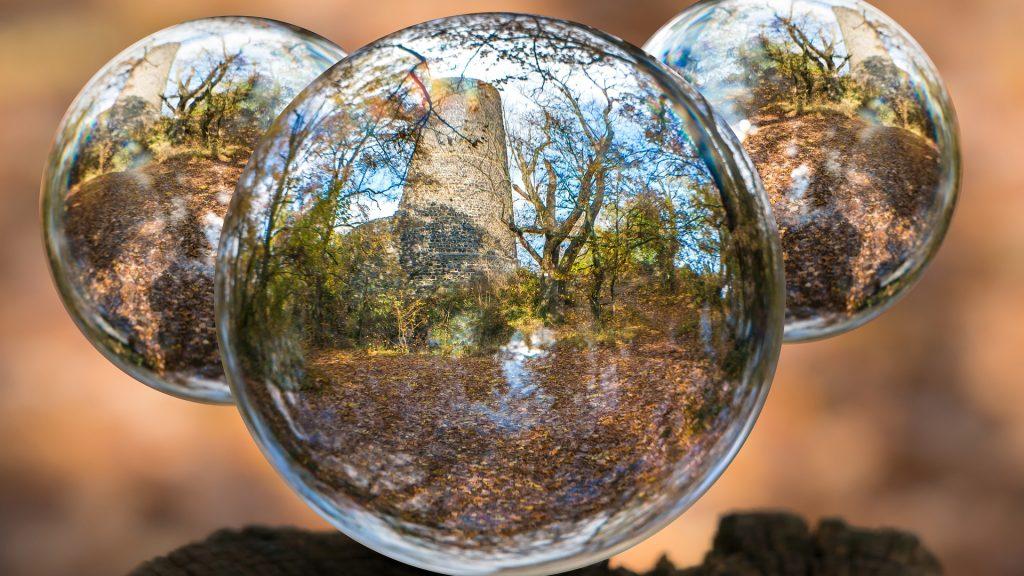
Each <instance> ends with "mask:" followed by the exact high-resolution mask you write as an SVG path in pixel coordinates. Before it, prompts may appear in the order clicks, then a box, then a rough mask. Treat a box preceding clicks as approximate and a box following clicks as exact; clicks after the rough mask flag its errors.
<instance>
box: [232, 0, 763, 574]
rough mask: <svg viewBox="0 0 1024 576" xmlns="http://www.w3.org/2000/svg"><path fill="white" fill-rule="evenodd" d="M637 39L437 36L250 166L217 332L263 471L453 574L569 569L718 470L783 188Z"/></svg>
mask: <svg viewBox="0 0 1024 576" xmlns="http://www.w3.org/2000/svg"><path fill="white" fill-rule="evenodd" d="M739 150H740V148H739V144H738V143H737V142H736V141H735V139H734V137H733V136H732V135H731V133H730V132H729V130H728V127H726V126H724V125H723V126H719V125H717V124H715V121H714V120H713V118H712V115H711V113H710V109H709V108H708V107H707V105H706V104H705V103H703V101H701V100H700V98H699V96H697V95H696V93H695V92H693V91H692V90H690V89H689V88H686V87H684V86H681V85H680V84H679V83H678V82H677V81H676V80H675V76H674V75H672V74H670V73H668V71H667V70H666V69H664V68H662V67H661V66H660V65H659V64H657V63H656V62H654V61H653V60H652V59H650V58H649V57H648V56H646V55H645V54H644V53H643V52H642V51H640V50H639V49H638V48H635V47H632V46H629V45H627V44H624V43H622V42H621V41H618V40H615V39H612V38H611V37H608V36H605V35H603V34H601V33H599V32H596V31H593V30H590V29H588V28H584V27H582V26H579V25H576V24H571V23H568V22H564V21H560V20H552V19H548V18H541V17H533V16H521V15H508V14H489V15H474V16H460V17H454V18H446V19H442V20H436V21H432V22H428V23H425V24H420V25H417V26H414V27H412V28H409V29H407V30H404V31H401V32H398V33H395V34H393V35H391V36H388V37H385V38H383V39H381V40H378V41H376V42H373V43H371V44H370V45H368V46H367V47H365V48H363V49H361V50H360V51H359V52H357V53H356V54H354V55H352V56H351V57H349V58H347V59H345V60H343V61H342V62H340V63H338V64H337V65H336V66H334V67H333V68H331V70H330V71H328V72H327V73H325V74H324V75H323V76H321V77H320V78H319V79H318V80H317V81H316V82H314V83H313V84H312V85H311V86H310V87H309V88H307V89H306V90H305V91H303V93H302V94H301V95H300V96H299V97H298V98H297V99H296V100H295V101H294V102H293V103H292V104H291V105H290V106H289V107H288V108H287V109H286V110H285V112H284V113H282V115H281V116H280V117H279V118H278V120H277V121H275V123H274V124H273V126H271V128H270V129H269V130H268V132H267V134H266V136H265V137H264V139H263V140H262V141H261V142H260V144H259V145H258V146H257V148H256V150H255V151H254V153H253V159H252V161H251V162H250V164H249V165H248V167H247V168H246V170H245V172H244V173H243V174H242V177H241V179H240V181H239V187H238V191H237V192H236V195H235V198H234V200H233V201H232V205H231V208H230V210H229V211H228V217H227V220H226V223H225V227H224V238H223V240H222V243H221V252H220V256H219V258H220V261H219V264H218V288H217V306H218V325H219V328H220V338H221V340H220V341H221V349H222V351H223V353H224V357H225V366H226V367H227V371H228V377H229V380H230V382H231V385H232V390H233V391H234V393H235V397H236V398H237V399H238V402H239V406H240V408H241V410H242V413H243V415H244V416H245V417H246V420H247V422H248V424H249V426H250V429H251V430H252V431H253V433H254V435H255V437H256V439H257V440H258V441H259V442H260V444H261V445H262V447H263V449H264V450H265V452H266V453H267V454H268V456H269V457H270V458H271V460H272V461H273V462H274V464H275V465H276V466H277V468H278V469H279V471H281V472H282V473H283V474H284V476H285V477H286V478H287V479H288V480H289V482H290V483H291V484H292V485H293V487H295V488H296V489H297V490H298V491H299V492H300V493H301V494H302V496H303V497H304V498H305V499H306V500H307V501H308V502H309V503H310V504H312V505H313V506H314V507H315V508H316V509H317V510H318V511H319V512H320V513H321V514H323V515H324V516H325V517H326V518H328V519H329V520H330V521H331V522H332V523H333V524H334V525H335V526H337V527H338V528H339V529H341V530H343V531H344V532H346V533H347V534H349V535H351V536H353V537H355V538H356V539H358V540H359V541H361V542H363V543H365V544H367V545H369V546H371V547H373V548H375V549H376V550H378V551H380V552H383V553H385V554H388V555H390V556H392V557H394V558H397V559H400V560H403V561H405V562H408V563H411V564H415V565H419V566H422V567H425V568H429V569H432V570H436V571H442V572H448V573H460V574H463V573H464V574H476V573H485V572H492V571H495V570H499V571H501V570H504V571H510V572H517V573H541V572H555V571H560V570H565V569H569V568H572V567H576V566H580V565H583V564H586V563H589V562H593V561H596V560H598V559H600V558H602V557H606V556H608V555H609V554H611V553H613V552H614V551H617V550H621V549H623V548H624V547H627V546H629V545H632V544H633V543H635V542H637V541H638V539H640V538H642V537H645V536H647V535H649V534H651V533H652V531H653V530H655V529H657V528H659V527H661V526H663V525H664V524H665V523H666V522H668V521H669V520H671V519H672V518H673V517H675V516H676V515H677V514H678V513H680V512H681V511H682V510H683V509H684V508H685V507H686V506H688V505H689V504H690V503H691V502H692V501H693V500H695V499H696V498H697V497H698V496H699V495H700V494H701V493H702V492H703V491H704V490H705V489H706V488H707V487H708V486H709V484H710V483H711V482H712V481H713V480H714V478H716V477H717V475H718V474H720V473H721V471H722V469H723V468H724V467H725V465H726V464H727V463H728V461H729V459H730V458H731V456H732V455H733V453H734V452H735V450H736V449H737V448H738V446H739V444H740V442H741V441H742V440H743V438H744V437H745V436H746V433H747V431H748V430H749V427H750V426H751V425H752V423H753V419H754V417H755V416H756V414H757V412H758V410H759V408H760V406H761V403H762V401H763V399H764V395H765V393H766V391H767V387H768V383H769V380H770V378H771V375H772V371H773V370H774V364H775V360H776V357H777V354H778V350H779V346H780V345H781V344H780V343H781V335H782V315H783V303H782V292H783V282H782V268H781V257H780V254H781V251H780V250H779V248H778V245H777V242H778V238H777V233H776V231H775V229H774V226H773V224H772V221H771V218H770V215H769V207H768V203H767V199H766V198H765V197H764V193H763V191H762V190H761V189H760V187H759V184H758V182H757V177H756V175H755V173H754V171H753V168H752V166H751V165H750V164H749V160H747V159H746V157H745V156H744V155H743V153H742V152H741V151H739Z"/></svg>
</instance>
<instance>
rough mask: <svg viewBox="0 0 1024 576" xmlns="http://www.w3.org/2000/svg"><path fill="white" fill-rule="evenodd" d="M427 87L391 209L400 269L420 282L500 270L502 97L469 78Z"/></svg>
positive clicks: (507, 247) (508, 191)
mask: <svg viewBox="0 0 1024 576" xmlns="http://www.w3.org/2000/svg"><path fill="white" fill-rule="evenodd" d="M429 93H430V104H431V106H432V113H431V115H430V118H429V119H428V121H427V123H426V125H425V126H424V128H423V130H422V132H421V134H420V137H419V140H418V141H417V143H416V149H415V151H414V152H413V155H412V160H411V162H410V164H409V170H408V173H407V175H406V183H405V189H404V193H403V195H402V199H401V201H400V203H399V206H398V212H397V214H396V216H397V218H396V232H397V235H398V248H399V259H400V262H401V265H402V268H403V269H405V271H406V272H407V273H408V274H409V276H410V277H411V278H412V280H413V281H414V282H415V283H417V284H419V285H420V286H421V287H441V286H444V285H449V284H454V283H459V282H464V281H466V280H469V279H472V278H474V277H479V276H490V277H493V276H495V275H504V274H507V273H509V272H511V271H513V270H514V269H515V266H516V240H515V237H514V236H513V234H512V231H511V230H509V227H508V221H509V218H510V216H511V213H512V185H511V181H510V179H509V170H508V158H507V156H506V154H507V152H506V143H505V124H504V116H503V112H502V107H501V95H500V94H499V93H498V91H497V90H496V89H495V88H494V87H493V86H491V85H490V84H487V83H485V82H481V81H479V80H474V79H471V78H443V79H438V80H434V81H433V82H432V83H431V85H430V87H429Z"/></svg>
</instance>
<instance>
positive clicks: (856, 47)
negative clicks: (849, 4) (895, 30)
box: [832, 6, 892, 73]
mask: <svg viewBox="0 0 1024 576" xmlns="http://www.w3.org/2000/svg"><path fill="white" fill-rule="evenodd" d="M832 11H833V13H834V14H835V16H836V22H837V23H838V24H839V30H840V32H842V34H843V43H844V44H845V45H846V53H847V54H849V55H850V70H852V71H853V72H854V73H857V72H859V71H860V70H861V68H862V67H863V66H864V64H865V63H866V62H868V61H876V62H877V61H879V59H880V60H881V61H884V62H885V63H889V64H891V63H892V57H891V56H889V51H888V50H886V49H885V44H884V43H883V42H882V39H881V38H880V37H879V36H878V32H876V31H875V29H874V28H872V27H871V26H870V25H869V24H868V22H867V21H866V20H865V19H864V14H862V13H861V12H860V11H859V10H854V9H853V8H845V7H842V6H837V7H835V8H833V9H832Z"/></svg>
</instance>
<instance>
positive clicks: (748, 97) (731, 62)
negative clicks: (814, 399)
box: [645, 0, 960, 341]
mask: <svg viewBox="0 0 1024 576" xmlns="http://www.w3.org/2000/svg"><path fill="white" fill-rule="evenodd" d="M645 49H646V50H647V51H648V52H649V53H650V54H652V55H653V56H654V57H655V58H657V59H659V60H661V61H662V62H664V63H667V64H669V65H671V66H672V67H673V68H675V69H676V70H677V71H678V72H680V73H681V74H682V75H683V77H684V78H685V79H686V80H688V81H689V82H691V83H692V84H693V85H694V86H695V87H696V88H697V89H698V90H699V91H700V92H701V94H702V95H703V96H704V97H705V98H707V100H708V101H709V102H710V103H711V104H712V106H713V107H714V108H715V111H716V112H717V113H718V114H720V115H721V116H722V117H723V118H724V119H725V120H726V121H727V122H728V123H729V124H730V125H731V126H732V128H733V130H734V131H735V132H736V134H737V136H739V138H740V140H741V141H742V142H743V146H744V148H745V149H746V150H747V152H748V153H749V154H750V156H751V158H752V159H753V161H754V164H755V165H756V166H757V168H758V170H759V171H760V175H761V179H762V180H763V182H764V186H765V190H766V191H767V192H768V197H769V199H770V201H771V204H772V208H773V212H774V215H775V218H776V221H777V223H778V227H779V232H780V233H781V235H782V248H783V252H784V254H785V267H786V283H787V300H786V305H787V309H786V341H799V340H808V339H814V338H822V337H827V336H832V335H835V334H837V333H840V332H844V331H846V330H850V329H852V328H856V327H857V326H860V325H861V324H863V323H865V322H867V321H869V320H871V319H872V318H874V317H876V316H878V315H879V314H881V313H882V312H883V311H884V310H885V309H887V308H888V307H889V306H890V305H891V304H892V303H893V302H895V300H896V299H897V298H898V297H899V296H900V295H902V294H903V293H904V292H906V290H907V289H908V288H909V287H910V286H911V285H912V284H913V283H914V281H915V280H917V278H918V277H919V276H920V275H921V272H922V271H923V269H924V267H925V266H926V265H927V264H928V262H929V260H930V259H931V258H932V256H934V254H935V252H936V251H937V250H938V248H939V245H940V243H941V242H942V239H943V237H944V236H945V233H946V229H947V227H948V225H949V221H950V218H951V217H952V215H953V207H954V204H955V202H956V196H957V193H958V192H959V187H960V152H959V144H958V134H957V125H956V117H955V113H954V111H953V106H952V103H951V102H950V100H949V95H948V94H947V93H946V90H945V88H944V87H943V85H942V81H941V80H940V78H939V74H938V72H937V71H936V69H935V66H934V65H933V64H932V63H931V61H929V59H928V56H927V55H925V53H924V51H923V50H922V49H921V47H920V46H918V44H917V43H916V42H915V41H914V39H913V38H911V37H910V35H908V34H907V32H906V31H904V30H903V29H902V28H900V27H899V25H898V24H896V23H895V22H893V21H892V20H891V19H890V18H888V17H887V16H885V15H884V14H882V13H881V12H879V11H878V10H877V9H875V8H873V7H871V6H869V5H868V4H866V3H864V2H861V1H859V0H710V1H705V2H700V3H698V4H696V5H694V6H693V7H691V8H689V9H688V10H686V11H684V12H683V13H682V14H681V15H679V17H677V18H676V19H675V20H673V21H672V22H670V23H669V24H668V25H666V26H665V27H664V28H662V29H661V30H660V31H659V32H658V33H657V34H655V35H654V37H653V38H651V40H650V41H648V43H647V45H646V46H645Z"/></svg>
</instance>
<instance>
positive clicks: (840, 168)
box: [744, 112, 940, 320]
mask: <svg viewBox="0 0 1024 576" xmlns="http://www.w3.org/2000/svg"><path fill="white" fill-rule="evenodd" d="M755 124H756V125H757V126H758V129H757V130H755V131H754V132H752V133H750V135H749V136H747V139H746V140H745V141H744V147H745V148H746V149H747V151H748V152H749V153H750V155H751V158H752V159H753V161H754V163H755V164H756V165H757V167H758V170H759V171H760V173H761V178H762V180H763V181H764V185H765V189H766V190H767V192H768V196H769V199H770V201H771V203H772V209H773V211H774V214H775V218H776V221H777V222H778V225H779V231H780V233H781V235H782V247H783V252H784V255H785V266H786V284H787V290H788V293H787V315H788V316H789V317H790V318H789V319H790V320H802V319H806V318H811V317H815V316H817V315H819V314H821V313H822V312H826V313H828V312H831V313H835V314H848V313H855V312H857V311H859V310H861V309H863V308H865V307H867V306H869V305H871V304H872V303H873V302H875V301H877V300H878V299H881V298H884V297H885V296H886V295H887V294H888V293H889V291H892V290H895V289H897V288H898V287H899V285H900V284H899V283H898V282H897V283H896V284H894V285H890V286H886V285H884V283H883V280H884V279H885V278H886V277H887V276H889V275H891V274H892V273H893V272H895V271H896V270H897V269H898V268H899V267H900V266H901V265H903V264H904V263H905V262H907V260H908V259H909V258H911V257H912V256H913V255H914V252H915V250H917V249H918V248H919V247H920V246H921V244H922V242H924V240H925V235H926V234H927V232H928V230H929V229H928V225H929V217H930V214H929V209H931V208H932V207H934V205H935V193H936V187H937V184H938V181H939V177H940V174H939V157H938V151H937V150H936V148H935V146H934V144H933V143H932V142H931V141H929V140H927V139H926V138H924V137H922V136H920V135H918V134H916V133H914V132H910V131H908V130H904V129H902V128H894V127H886V126H880V125H877V124H873V123H869V122H866V121H865V120H862V119H860V118H851V117H849V116H846V115H844V114H840V113H836V112H815V113H811V114H807V115H803V116H798V117H795V118H763V119H760V120H758V121H757V122H755Z"/></svg>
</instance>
